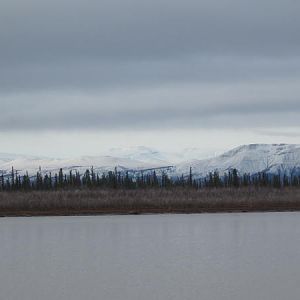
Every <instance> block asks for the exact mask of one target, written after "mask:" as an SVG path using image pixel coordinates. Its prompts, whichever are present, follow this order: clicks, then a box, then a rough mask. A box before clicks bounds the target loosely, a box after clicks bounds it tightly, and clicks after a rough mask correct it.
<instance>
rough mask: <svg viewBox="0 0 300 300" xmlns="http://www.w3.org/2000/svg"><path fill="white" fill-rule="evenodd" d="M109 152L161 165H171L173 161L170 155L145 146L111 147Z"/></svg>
mask: <svg viewBox="0 0 300 300" xmlns="http://www.w3.org/2000/svg"><path fill="white" fill-rule="evenodd" d="M109 154H110V155H112V156H114V157H120V158H127V159H132V160H137V161H143V162H147V163H151V164H153V163H154V164H160V165H170V164H171V161H173V160H172V158H171V157H170V155H168V154H166V153H163V152H160V151H158V150H156V149H153V148H148V147H144V146H137V147H125V148H124V147H120V148H111V149H110V150H109ZM170 159H171V160H170Z"/></svg>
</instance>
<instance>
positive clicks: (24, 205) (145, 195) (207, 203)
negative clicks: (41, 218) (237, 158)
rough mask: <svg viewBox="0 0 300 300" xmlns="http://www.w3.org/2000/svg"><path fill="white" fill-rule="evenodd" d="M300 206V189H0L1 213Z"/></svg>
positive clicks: (259, 208)
mask: <svg viewBox="0 0 300 300" xmlns="http://www.w3.org/2000/svg"><path fill="white" fill-rule="evenodd" d="M280 210H300V189H293V188H289V189H284V190H275V189H270V188H264V189H259V190H257V189H246V188H244V189H203V190H193V189H182V188H176V189H175V188H174V189H171V190H164V189H148V190H78V191H51V192H42V191H41V192H28V193H27V192H10V193H7V192H1V193H0V214H1V215H69V214H100V213H147V212H149V213H155V212H159V213H163V212H187V213H193V212H219V211H220V212H223V211H280Z"/></svg>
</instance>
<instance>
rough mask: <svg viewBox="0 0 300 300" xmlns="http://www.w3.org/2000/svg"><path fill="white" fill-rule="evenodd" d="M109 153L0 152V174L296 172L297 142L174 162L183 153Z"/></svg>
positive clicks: (141, 150)
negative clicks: (65, 155)
mask: <svg viewBox="0 0 300 300" xmlns="http://www.w3.org/2000/svg"><path fill="white" fill-rule="evenodd" d="M187 152H189V151H187ZM196 153H198V150H197V149H193V150H191V151H190V152H189V153H188V154H187V157H189V155H191V154H192V155H195V154H196ZM199 153H200V152H199ZM110 154H111V155H106V156H82V157H79V158H72V159H54V158H45V157H34V156H25V155H16V154H12V155H10V154H1V153H0V173H2V171H3V172H4V174H10V172H11V167H12V166H13V167H14V169H15V170H18V172H19V174H23V173H25V172H26V171H28V173H29V174H30V175H35V174H36V172H37V171H38V170H39V169H41V171H42V173H49V172H52V173H53V174H54V173H57V172H58V171H59V169H60V168H62V169H63V170H64V172H69V171H70V170H74V171H75V170H76V171H79V172H80V173H81V174H82V173H84V172H85V171H86V169H90V168H91V167H92V166H93V167H94V170H95V171H96V172H98V173H102V172H107V171H111V170H114V169H115V167H117V169H118V170H120V171H127V170H128V171H141V170H148V169H153V168H155V169H158V170H165V171H167V172H169V175H170V176H176V177H177V176H181V175H182V174H184V175H188V174H189V170H190V167H192V172H193V175H194V177H203V176H206V175H207V174H208V173H209V172H213V171H215V170H217V171H218V172H219V173H220V174H223V173H225V172H227V171H228V170H230V169H233V168H236V169H237V170H238V171H239V172H240V174H243V173H250V174H254V173H258V172H262V171H265V172H270V173H278V171H280V172H281V173H286V174H291V173H293V172H297V173H299V174H300V145H287V144H272V145H269V144H251V145H245V146H240V147H237V148H235V149H232V150H230V151H228V152H225V153H224V154H221V155H219V156H215V157H213V158H209V159H189V160H185V161H183V162H178V161H181V160H182V159H184V154H183V153H178V154H176V153H171V154H167V153H164V152H159V151H156V150H153V149H151V148H146V147H136V148H114V149H111V151H110ZM199 155H200V154H199ZM170 167H171V168H170Z"/></svg>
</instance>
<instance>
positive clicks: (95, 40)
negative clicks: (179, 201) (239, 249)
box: [0, 0, 300, 156]
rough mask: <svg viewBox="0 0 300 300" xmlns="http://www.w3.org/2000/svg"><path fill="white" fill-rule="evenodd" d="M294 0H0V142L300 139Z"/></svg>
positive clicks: (79, 148)
mask: <svg viewBox="0 0 300 300" xmlns="http://www.w3.org/2000/svg"><path fill="white" fill-rule="evenodd" d="M299 12H300V2H299V1H297V0H251V1H249V0H248V1H246V0H222V1H221V0H218V1H217V0H204V1H203V0H185V1H178V0H152V1H148V0H147V1H144V0H97V1H96V0H85V1H83V0H72V1H71V0H51V1H50V0H26V1H23V0H2V1H1V4H0V146H1V149H0V152H19V153H30V154H45V155H55V156H60V155H63V156H66V155H72V156H73V155H81V154H98V153H101V152H103V151H104V150H105V149H109V148H110V147H116V146H117V147H118V146H134V145H145V146H151V147H155V148H158V149H162V150H171V149H174V150H175V151H177V150H178V151H179V150H181V149H183V148H185V147H201V148H203V151H204V152H205V151H221V150H223V149H224V150H225V149H228V148H230V147H233V146H237V145H239V144H245V143H260V142H268V143H279V142H287V143H300V131H299V129H300V121H299V117H300V99H299V97H300V38H299V32H300V18H299Z"/></svg>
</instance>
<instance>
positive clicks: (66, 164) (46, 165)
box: [0, 156, 162, 176]
mask: <svg viewBox="0 0 300 300" xmlns="http://www.w3.org/2000/svg"><path fill="white" fill-rule="evenodd" d="M12 166H13V167H14V169H15V170H17V171H18V173H19V174H24V173H25V172H26V171H27V172H28V174H29V175H31V176H32V175H35V174H36V172H37V171H38V170H39V169H41V171H42V173H49V172H52V173H53V174H54V173H58V171H59V169H60V168H62V169H63V170H64V172H68V171H70V170H74V171H75V170H76V171H79V172H80V173H81V174H82V173H83V172H85V171H86V169H90V168H91V167H92V166H93V167H94V169H95V171H97V172H99V173H102V172H106V171H111V170H114V169H115V167H117V169H118V170H131V169H134V170H140V169H149V168H156V167H161V166H162V164H157V163H150V162H149V163H148V162H142V161H138V160H133V159H130V158H118V157H112V156H82V157H79V158H74V159H52V158H39V157H27V156H16V157H15V156H14V157H13V158H10V159H1V157H0V172H2V171H3V172H4V174H10V172H11V168H12Z"/></svg>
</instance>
